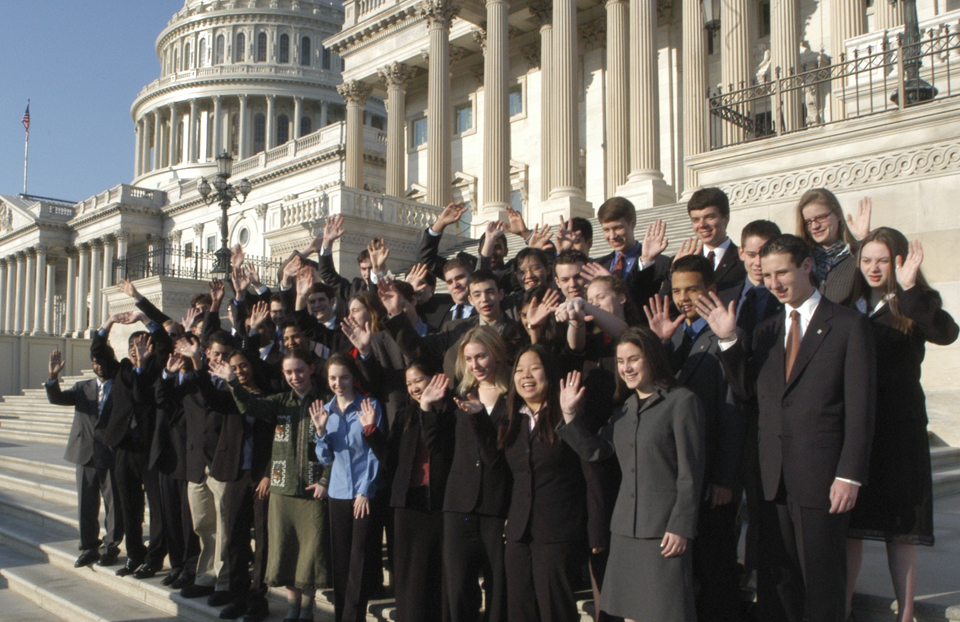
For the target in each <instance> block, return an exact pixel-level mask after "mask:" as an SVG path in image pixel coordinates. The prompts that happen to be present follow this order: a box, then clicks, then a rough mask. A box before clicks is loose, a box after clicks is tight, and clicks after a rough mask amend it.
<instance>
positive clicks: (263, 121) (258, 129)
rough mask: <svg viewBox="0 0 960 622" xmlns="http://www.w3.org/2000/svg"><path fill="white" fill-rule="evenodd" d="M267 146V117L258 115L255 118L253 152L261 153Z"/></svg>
mask: <svg viewBox="0 0 960 622" xmlns="http://www.w3.org/2000/svg"><path fill="white" fill-rule="evenodd" d="M266 144H267V117H265V116H263V114H262V113H261V114H258V115H256V116H254V117H253V152H254V153H260V152H261V151H263V149H264V147H265V146H266Z"/></svg>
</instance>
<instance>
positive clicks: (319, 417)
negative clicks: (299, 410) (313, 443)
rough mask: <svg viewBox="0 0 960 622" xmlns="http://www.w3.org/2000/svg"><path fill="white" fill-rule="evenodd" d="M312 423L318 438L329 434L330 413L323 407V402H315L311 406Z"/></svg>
mask: <svg viewBox="0 0 960 622" xmlns="http://www.w3.org/2000/svg"><path fill="white" fill-rule="evenodd" d="M309 412H310V421H312V422H313V427H314V428H316V430H317V436H324V435H326V433H327V420H328V419H330V413H328V412H327V409H326V408H324V407H323V402H321V401H320V400H314V401H313V402H312V403H311V404H310V409H309Z"/></svg>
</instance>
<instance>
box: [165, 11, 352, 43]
mask: <svg viewBox="0 0 960 622" xmlns="http://www.w3.org/2000/svg"><path fill="white" fill-rule="evenodd" d="M338 13H339V15H336V16H334V15H330V16H325V15H324V16H318V15H309V16H307V15H303V14H302V13H297V12H293V11H281V10H277V9H236V12H232V13H202V14H198V15H195V16H192V17H190V18H187V19H186V20H183V21H178V22H176V25H170V26H167V28H165V29H164V30H163V32H161V33H160V36H159V37H158V38H157V44H156V49H157V53H158V54H159V53H160V51H161V50H163V49H164V48H165V47H166V46H167V45H169V43H170V41H171V40H173V39H179V38H180V37H182V36H184V35H187V34H191V33H193V32H196V31H198V30H201V29H208V28H216V27H226V26H240V25H243V26H247V25H250V26H257V25H262V24H269V25H271V26H272V25H283V26H294V25H307V26H311V27H314V28H315V27H316V26H317V24H323V25H325V26H329V27H330V28H329V30H331V31H333V32H336V31H337V30H338V29H339V25H338V24H337V23H336V22H337V21H338V20H337V18H339V21H342V19H343V11H342V10H340V11H338ZM325 18H328V19H325ZM317 30H321V29H320V28H317Z"/></svg>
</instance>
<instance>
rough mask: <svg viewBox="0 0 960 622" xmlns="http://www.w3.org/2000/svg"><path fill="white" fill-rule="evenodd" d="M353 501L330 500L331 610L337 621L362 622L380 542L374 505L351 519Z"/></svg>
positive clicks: (376, 565)
mask: <svg viewBox="0 0 960 622" xmlns="http://www.w3.org/2000/svg"><path fill="white" fill-rule="evenodd" d="M353 501H354V500H353V499H330V503H329V506H330V536H331V540H332V541H333V542H332V546H331V547H330V549H331V553H332V557H333V563H332V564H331V565H332V567H333V596H334V603H333V604H334V609H335V615H336V619H337V621H338V622H365V620H366V619H367V601H368V600H369V598H370V588H371V586H372V585H373V584H374V582H375V581H376V574H377V570H378V567H379V566H380V559H381V551H382V548H383V547H382V545H381V543H382V540H381V539H380V537H379V536H380V533H381V529H380V523H379V521H378V516H377V514H376V504H374V503H373V500H372V499H371V500H370V514H368V515H366V516H364V517H363V518H354V517H353Z"/></svg>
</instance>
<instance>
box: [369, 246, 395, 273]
mask: <svg viewBox="0 0 960 622" xmlns="http://www.w3.org/2000/svg"><path fill="white" fill-rule="evenodd" d="M367 252H368V253H370V270H371V271H372V272H373V273H374V274H384V273H385V272H386V271H387V258H388V257H389V256H390V249H389V248H387V242H386V241H385V240H384V239H383V238H373V239H372V240H370V242H369V243H367Z"/></svg>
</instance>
